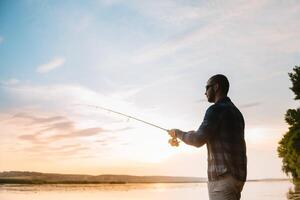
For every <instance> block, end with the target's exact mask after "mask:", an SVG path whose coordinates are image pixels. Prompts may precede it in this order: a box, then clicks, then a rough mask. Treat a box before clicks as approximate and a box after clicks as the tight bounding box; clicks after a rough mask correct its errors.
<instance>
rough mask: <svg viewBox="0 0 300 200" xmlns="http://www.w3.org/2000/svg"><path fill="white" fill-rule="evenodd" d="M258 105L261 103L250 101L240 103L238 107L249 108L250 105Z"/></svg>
mask: <svg viewBox="0 0 300 200" xmlns="http://www.w3.org/2000/svg"><path fill="white" fill-rule="evenodd" d="M259 105H261V102H252V103H247V104H242V105H240V106H239V107H240V108H251V107H256V106H259Z"/></svg>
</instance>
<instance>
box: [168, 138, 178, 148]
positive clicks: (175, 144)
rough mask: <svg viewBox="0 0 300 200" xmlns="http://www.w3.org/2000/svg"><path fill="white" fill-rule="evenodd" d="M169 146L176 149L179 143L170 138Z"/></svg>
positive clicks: (175, 139)
mask: <svg viewBox="0 0 300 200" xmlns="http://www.w3.org/2000/svg"><path fill="white" fill-rule="evenodd" d="M169 144H170V145H171V146H172V147H178V146H179V141H178V140H177V138H176V137H172V138H171V139H169Z"/></svg>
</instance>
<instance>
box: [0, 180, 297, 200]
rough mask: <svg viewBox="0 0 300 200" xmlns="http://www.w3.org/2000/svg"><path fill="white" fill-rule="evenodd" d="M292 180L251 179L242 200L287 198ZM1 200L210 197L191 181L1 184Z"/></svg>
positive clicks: (204, 199) (181, 199) (202, 185)
mask: <svg viewBox="0 0 300 200" xmlns="http://www.w3.org/2000/svg"><path fill="white" fill-rule="evenodd" d="M291 188H293V187H292V183H290V182H289V181H274V182H248V183H246V184H245V187H244V190H243V193H242V199H243V200H254V199H257V200H282V199H287V193H288V191H289V190H290V189H291ZM0 199H1V200H21V199H22V200H33V199H34V200H53V199H72V200H87V199H101V200H117V199H118V200H119V199H122V200H137V199H138V200H140V199H143V200H150V199H151V200H165V199H171V200H188V199H201V200H208V194H207V186H206V183H188V184H180V183H173V184H159V183H156V184H102V185H96V184H88V185H63V184H55V185H0Z"/></svg>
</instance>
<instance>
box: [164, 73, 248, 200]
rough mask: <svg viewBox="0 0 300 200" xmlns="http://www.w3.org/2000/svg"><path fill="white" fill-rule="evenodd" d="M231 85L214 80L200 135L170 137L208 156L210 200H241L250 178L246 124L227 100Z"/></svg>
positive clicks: (179, 133) (217, 77) (174, 131)
mask: <svg viewBox="0 0 300 200" xmlns="http://www.w3.org/2000/svg"><path fill="white" fill-rule="evenodd" d="M228 90H229V82H228V79H227V78H226V76H224V75H222V74H217V75H214V76H212V77H211V78H210V79H209V80H208V81H207V85H206V92H205V95H206V97H207V100H208V102H210V103H214V104H213V105H212V106H210V107H209V108H208V109H207V111H206V113H205V116H204V120H203V122H202V124H201V126H200V127H199V129H198V130H197V131H189V132H183V131H181V130H179V129H172V130H170V131H169V134H170V135H171V136H172V137H174V138H179V139H180V140H182V141H183V142H184V143H186V144H188V145H193V146H196V147H201V146H202V145H204V144H206V147H207V152H208V159H207V160H208V169H207V173H208V192H209V199H210V200H239V199H240V197H241V191H242V189H243V186H244V183H245V181H246V176H247V157H246V144H245V140H244V127H245V122H244V118H243V115H242V114H241V112H240V111H239V110H238V108H237V107H236V106H235V105H234V104H233V103H232V102H231V100H230V98H229V97H227V93H228Z"/></svg>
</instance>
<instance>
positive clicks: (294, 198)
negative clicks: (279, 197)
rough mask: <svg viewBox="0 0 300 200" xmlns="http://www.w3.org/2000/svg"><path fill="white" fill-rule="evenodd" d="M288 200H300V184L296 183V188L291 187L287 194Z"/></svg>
mask: <svg viewBox="0 0 300 200" xmlns="http://www.w3.org/2000/svg"><path fill="white" fill-rule="evenodd" d="M287 199H288V200H300V184H298V185H294V188H292V189H290V190H289V192H288V194H287Z"/></svg>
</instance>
